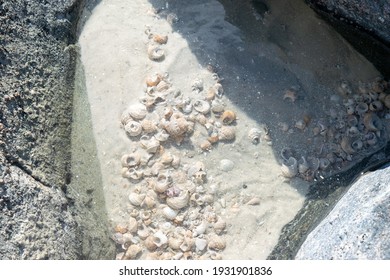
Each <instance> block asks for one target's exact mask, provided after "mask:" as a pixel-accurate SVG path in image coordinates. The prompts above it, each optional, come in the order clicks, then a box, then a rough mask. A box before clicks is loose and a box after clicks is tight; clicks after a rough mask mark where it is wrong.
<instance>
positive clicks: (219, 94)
mask: <svg viewBox="0 0 390 280" xmlns="http://www.w3.org/2000/svg"><path fill="white" fill-rule="evenodd" d="M213 88H214V89H215V94H216V95H217V97H218V98H221V97H222V95H223V87H222V85H221V84H220V83H216V84H215V85H214V86H213Z"/></svg>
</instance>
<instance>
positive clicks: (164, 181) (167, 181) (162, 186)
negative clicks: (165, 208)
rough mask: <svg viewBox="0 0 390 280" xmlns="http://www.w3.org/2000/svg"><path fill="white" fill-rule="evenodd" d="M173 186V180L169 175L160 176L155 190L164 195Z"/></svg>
mask: <svg viewBox="0 0 390 280" xmlns="http://www.w3.org/2000/svg"><path fill="white" fill-rule="evenodd" d="M171 184H172V178H171V177H170V176H169V175H165V174H158V176H157V182H156V184H155V186H154V190H155V191H156V192H158V193H164V192H165V191H166V190H167V189H168V188H169V186H170V185H171Z"/></svg>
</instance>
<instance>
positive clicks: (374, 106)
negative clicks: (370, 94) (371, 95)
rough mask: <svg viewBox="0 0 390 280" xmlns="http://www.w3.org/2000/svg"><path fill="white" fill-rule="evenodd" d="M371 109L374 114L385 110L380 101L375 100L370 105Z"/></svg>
mask: <svg viewBox="0 0 390 280" xmlns="http://www.w3.org/2000/svg"><path fill="white" fill-rule="evenodd" d="M369 108H370V110H371V111H373V112H376V111H380V110H382V109H383V104H382V102H380V101H379V100H375V101H373V102H371V103H370V106H369Z"/></svg>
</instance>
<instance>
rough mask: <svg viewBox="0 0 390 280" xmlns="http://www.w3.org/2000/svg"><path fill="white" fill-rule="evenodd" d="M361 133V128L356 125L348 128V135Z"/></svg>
mask: <svg viewBox="0 0 390 280" xmlns="http://www.w3.org/2000/svg"><path fill="white" fill-rule="evenodd" d="M359 134H360V131H359V129H358V128H357V127H356V126H351V127H350V128H349V129H348V130H347V135H348V136H351V137H354V136H358V135H359Z"/></svg>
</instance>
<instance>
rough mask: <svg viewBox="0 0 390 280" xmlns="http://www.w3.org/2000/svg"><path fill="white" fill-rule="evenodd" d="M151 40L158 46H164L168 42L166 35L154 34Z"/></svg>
mask: <svg viewBox="0 0 390 280" xmlns="http://www.w3.org/2000/svg"><path fill="white" fill-rule="evenodd" d="M152 39H153V41H154V42H156V43H158V44H160V45H164V44H166V43H167V42H168V36H167V35H159V34H154V35H153V36H152Z"/></svg>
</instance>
